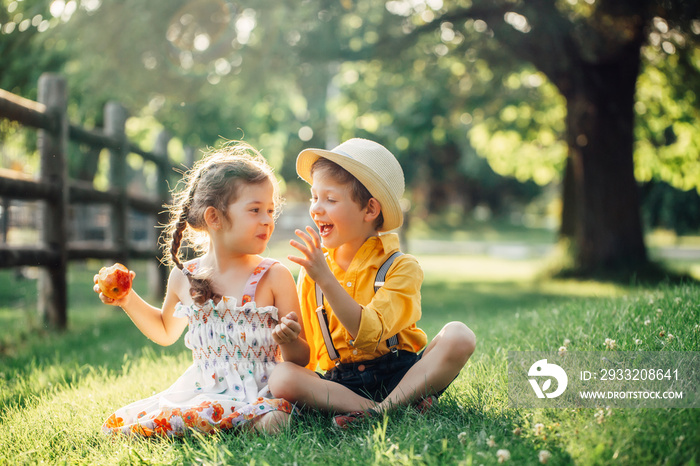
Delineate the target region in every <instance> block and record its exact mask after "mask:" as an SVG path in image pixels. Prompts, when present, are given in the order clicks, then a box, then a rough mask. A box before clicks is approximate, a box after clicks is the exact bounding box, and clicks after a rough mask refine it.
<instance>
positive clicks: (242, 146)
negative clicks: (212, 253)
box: [163, 141, 281, 305]
mask: <svg viewBox="0 0 700 466" xmlns="http://www.w3.org/2000/svg"><path fill="white" fill-rule="evenodd" d="M265 180H270V181H271V182H272V185H273V186H274V188H275V197H274V201H275V206H276V211H278V210H279V206H280V204H281V198H280V196H279V192H278V185H277V180H276V179H275V177H274V174H273V172H272V168H271V167H270V166H269V165H268V163H267V161H266V160H265V159H264V158H263V156H262V155H260V153H259V152H258V151H257V150H255V149H254V148H253V147H251V146H250V145H249V144H247V143H245V142H242V141H230V142H228V143H226V144H225V145H224V146H223V147H222V148H221V149H218V150H214V151H211V152H210V153H209V154H206V155H205V156H204V157H203V158H202V159H201V160H199V161H198V162H197V163H196V164H195V165H194V166H193V167H192V169H191V170H189V171H188V172H187V173H185V175H184V177H183V178H182V180H181V182H180V183H178V185H180V184H184V187H183V188H182V189H180V190H177V189H176V191H175V192H174V193H173V200H174V202H173V204H172V205H171V206H168V208H169V210H170V222H169V223H168V225H166V227H165V241H164V244H163V250H164V251H163V252H164V254H163V262H164V263H165V264H167V265H171V266H175V267H177V268H178V269H180V270H182V271H183V272H184V273H185V275H186V276H187V278H188V279H189V281H190V295H192V298H193V299H194V301H195V302H196V303H197V304H200V305H202V304H204V303H205V302H207V301H208V300H209V299H213V300H214V301H215V302H216V301H218V300H219V299H220V298H221V296H220V295H218V294H216V293H214V291H213V289H212V284H211V277H210V276H209V275H208V274H207V272H206V271H203V272H200V273H195V274H193V273H191V272H190V271H188V270H187V269H185V268H184V265H183V264H182V260H181V258H180V255H181V247H182V244H183V243H187V245H188V246H190V247H192V248H193V249H194V250H195V251H196V252H198V253H200V254H201V253H204V252H206V251H207V247H208V244H209V243H208V238H209V236H208V235H207V232H206V222H205V221H204V212H205V210H206V209H207V207H210V206H211V207H214V208H215V209H216V210H218V211H219V212H221V213H222V214H223V215H224V216H227V215H228V214H227V207H228V206H229V204H231V203H232V202H235V201H236V199H237V198H238V195H239V193H240V190H241V189H242V188H243V187H244V186H245V185H249V184H258V183H262V182H264V181H265ZM275 217H276V215H275ZM228 220H231V219H228Z"/></svg>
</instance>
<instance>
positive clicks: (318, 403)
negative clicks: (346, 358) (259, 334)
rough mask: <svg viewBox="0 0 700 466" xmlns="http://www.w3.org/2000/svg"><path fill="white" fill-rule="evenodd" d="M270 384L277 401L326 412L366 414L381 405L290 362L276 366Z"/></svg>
mask: <svg viewBox="0 0 700 466" xmlns="http://www.w3.org/2000/svg"><path fill="white" fill-rule="evenodd" d="M268 384H269V387H270V391H271V392H272V395H273V396H275V397H277V398H284V399H285V400H287V401H289V402H291V403H297V404H298V405H299V406H307V407H309V408H315V409H320V410H323V411H331V412H340V413H347V412H350V411H366V410H368V409H374V408H375V407H376V405H377V404H376V402H375V401H373V400H370V399H368V398H365V397H362V396H360V395H358V394H357V393H355V392H353V391H352V390H350V389H348V388H346V387H344V386H342V385H340V384H339V383H336V382H331V381H330V380H325V379H322V378H321V377H319V376H318V374H316V373H315V372H313V371H310V370H309V369H306V368H305V367H301V366H298V365H296V364H293V363H289V362H283V363H281V364H278V365H277V367H275V370H274V371H273V372H272V374H271V375H270V381H269V382H268Z"/></svg>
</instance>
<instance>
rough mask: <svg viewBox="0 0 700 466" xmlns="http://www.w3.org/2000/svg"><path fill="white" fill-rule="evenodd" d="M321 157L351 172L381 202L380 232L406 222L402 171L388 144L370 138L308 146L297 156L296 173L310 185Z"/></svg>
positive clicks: (393, 228)
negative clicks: (330, 145)
mask: <svg viewBox="0 0 700 466" xmlns="http://www.w3.org/2000/svg"><path fill="white" fill-rule="evenodd" d="M321 157H323V158H326V159H328V160H330V161H331V162H335V163H337V164H338V165H340V166H341V167H343V168H344V169H346V170H347V171H348V172H350V173H351V174H352V175H353V176H354V177H355V178H357V179H358V180H359V181H360V183H362V184H363V185H364V186H365V188H367V190H368V191H369V193H370V194H371V195H372V197H374V198H375V199H377V200H378V201H379V204H381V206H382V215H383V216H384V224H383V225H382V227H381V228H380V230H379V231H391V230H395V229H397V228H398V227H400V226H401V224H403V212H401V205H400V204H399V199H401V196H403V191H404V178H403V170H402V169H401V165H399V162H398V161H397V160H396V157H394V154H392V153H391V152H389V150H388V149H387V148H386V147H384V146H382V145H381V144H378V143H376V142H374V141H370V140H368V139H360V138H353V139H348V140H347V141H345V142H344V143H342V144H340V145H339V146H338V147H336V148H335V149H333V150H323V149H305V150H303V151H301V152H300V153H299V156H298V157H297V173H298V174H299V176H300V177H302V178H303V179H304V180H305V181H306V182H307V183H309V184H311V166H312V165H313V164H314V162H315V161H316V160H318V159H319V158H321Z"/></svg>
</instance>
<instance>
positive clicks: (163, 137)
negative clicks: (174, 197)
mask: <svg viewBox="0 0 700 466" xmlns="http://www.w3.org/2000/svg"><path fill="white" fill-rule="evenodd" d="M170 139H171V136H170V134H168V132H167V131H161V132H160V134H158V138H157V139H156V144H155V147H154V148H153V153H154V154H155V155H156V156H157V157H158V159H159V161H158V163H157V173H158V177H157V181H156V184H157V186H158V199H159V200H160V201H161V202H163V203H164V204H169V203H170V187H169V184H168V177H169V175H170V159H169V157H168V142H170ZM169 221H170V213H169V212H168V210H167V209H166V208H165V207H163V209H162V210H161V211H160V212H158V215H156V222H157V225H158V227H159V232H158V234H157V235H156V250H157V249H158V248H159V247H160V241H161V240H160V238H161V237H162V229H160V227H164V226H165V225H167V224H168V222H169ZM157 267H158V274H157V277H158V279H157V287H156V288H154V289H156V290H157V291H158V295H159V296H165V288H166V285H167V283H168V275H169V271H168V267H166V266H165V264H162V263H160V261H158V262H157Z"/></svg>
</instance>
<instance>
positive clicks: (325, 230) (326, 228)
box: [318, 223, 333, 236]
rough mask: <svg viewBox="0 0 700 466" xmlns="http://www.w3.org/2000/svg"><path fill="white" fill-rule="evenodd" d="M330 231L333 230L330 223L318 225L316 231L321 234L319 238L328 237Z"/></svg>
mask: <svg viewBox="0 0 700 466" xmlns="http://www.w3.org/2000/svg"><path fill="white" fill-rule="evenodd" d="M332 229H333V224H332V223H319V224H318V231H319V232H320V233H321V236H328V235H329V234H330V232H331V230H332Z"/></svg>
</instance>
